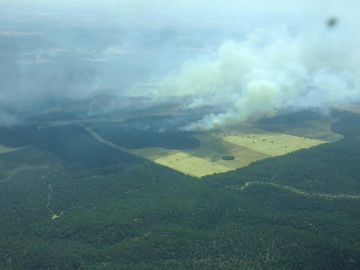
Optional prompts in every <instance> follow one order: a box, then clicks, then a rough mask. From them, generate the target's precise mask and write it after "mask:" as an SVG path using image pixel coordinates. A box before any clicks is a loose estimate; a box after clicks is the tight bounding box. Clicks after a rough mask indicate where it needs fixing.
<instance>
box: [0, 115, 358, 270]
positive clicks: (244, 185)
mask: <svg viewBox="0 0 360 270" xmlns="http://www.w3.org/2000/svg"><path fill="white" fill-rule="evenodd" d="M334 117H336V118H337V119H338V121H337V122H332V124H331V130H332V132H334V134H341V137H343V138H342V139H340V140H339V139H337V140H334V141H332V142H330V143H325V144H320V145H318V146H314V147H311V148H309V149H302V150H299V151H295V152H289V153H286V154H285V155H281V156H277V157H272V158H264V159H261V160H258V161H255V162H252V163H251V164H250V165H249V166H247V167H245V168H242V169H237V170H233V171H229V172H226V173H220V174H214V175H211V176H206V177H202V180H203V181H195V180H196V179H198V178H195V177H192V176H187V175H184V174H182V173H179V172H176V171H174V170H171V169H169V168H167V167H164V166H160V165H158V164H156V163H154V162H152V161H149V160H147V159H144V158H141V155H140V154H138V155H134V154H132V151H142V150H139V149H142V148H138V149H135V148H134V149H131V148H130V147H126V146H128V145H127V144H126V140H125V139H124V140H123V141H122V142H123V145H121V144H120V143H119V141H118V142H113V140H111V143H112V144H113V145H111V144H109V143H104V142H101V141H99V140H98V139H96V138H95V137H94V136H93V135H94V134H91V133H90V132H89V130H87V129H86V128H84V126H81V125H74V124H72V125H59V126H46V127H44V128H41V129H39V128H38V126H37V125H36V126H31V125H29V126H23V127H14V128H5V129H1V130H0V143H1V144H2V145H5V146H6V147H15V148H18V147H21V149H19V150H17V151H12V152H8V153H2V154H0V167H1V183H0V204H1V207H0V214H1V217H2V218H1V219H0V228H1V232H2V236H3V237H1V239H0V250H1V254H0V267H1V269H327V270H328V269H334V270H335V269H358V268H359V267H360V248H359V243H360V236H359V234H358V230H359V228H360V179H359V175H360V169H359V166H358V164H359V162H360V160H359V159H360V148H359V147H357V146H358V145H359V140H360V129H359V127H360V125H359V123H360V116H359V115H358V114H355V113H349V112H336V113H334ZM272 121H275V122H276V121H280V120H278V119H273V120H272ZM282 121H283V120H282ZM302 121H303V120H301V121H300V120H299V123H298V126H300V124H301V123H303V122H302ZM306 122H307V120H306ZM303 124H304V123H303ZM266 125H267V127H268V132H278V131H274V130H271V131H270V123H267V124H266ZM271 125H272V128H274V126H275V125H277V126H279V125H280V124H278V123H275V124H274V123H271ZM281 125H283V126H284V124H281ZM304 125H305V124H304ZM105 127H106V126H105ZM91 128H92V127H91ZM95 130H96V128H95ZM263 130H265V129H263ZM96 131H97V132H99V131H98V130H96ZM99 133H100V132H99ZM289 134H290V133H289ZM102 135H104V134H102ZM293 135H295V136H297V135H296V134H293ZM139 136H140V135H139ZM141 136H143V135H141ZM197 136H199V134H194V136H190V135H189V137H186V136H185V137H183V141H182V143H179V145H177V146H176V147H177V148H178V149H175V151H176V152H184V153H187V152H188V151H189V152H190V151H196V149H197V147H200V148H201V147H202V146H201V140H199V139H198V141H200V145H198V144H197V143H196V140H193V138H197ZM103 137H104V138H105V139H106V142H107V141H108V139H109V138H106V137H105V136H103ZM140 138H141V139H139V140H140V141H141V142H142V143H144V142H143V137H140ZM148 138H149V141H148V142H147V141H146V140H145V142H146V146H148V145H149V146H150V148H151V147H152V148H153V149H155V148H159V149H167V148H166V147H168V148H171V147H173V146H171V147H170V146H169V145H171V144H170V142H171V141H170V142H166V144H167V145H166V144H165V145H164V144H162V145H160V146H159V145H158V143H157V142H156V138H152V137H151V136H149V137H148ZM175 138H176V136H175ZM203 138H206V136H203ZM309 139H315V138H310V137H309ZM317 139H318V140H324V141H325V139H321V138H317ZM209 140H210V139H209ZM134 141H136V140H134ZM174 141H176V139H175V140H174ZM261 141H262V139H261ZM155 142H156V143H157V145H154V144H155ZM132 143H133V144H134V143H135V142H132ZM160 143H163V142H162V140H160ZM218 143H219V144H220V145H222V142H221V141H219V140H218ZM209 145H211V143H210V144H209ZM141 147H143V145H141ZM218 147H220V146H218ZM239 147H240V146H239ZM150 148H149V149H150ZM209 148H210V147H205V148H203V149H207V151H208V152H207V153H209V154H207V156H208V157H209V156H212V157H213V158H215V157H216V155H217V151H213V153H210V152H209ZM146 149H148V148H146ZM214 149H217V148H216V144H214ZM239 149H241V148H239ZM250 150H251V149H250ZM250 150H249V151H250ZM157 151H158V150H157ZM168 151H172V150H171V149H168ZM237 151H238V150H237ZM160 152H161V151H159V155H158V156H157V158H158V159H161V156H162V155H161V153H160ZM205 153H206V151H205V150H204V151H203V155H205ZM220 153H221V155H220V156H221V157H223V156H224V155H225V154H226V153H228V152H226V151H224V152H220ZM175 157H178V156H175ZM204 159H205V157H204ZM224 162H227V161H226V160H225V161H224ZM229 162H232V161H231V160H229Z"/></svg>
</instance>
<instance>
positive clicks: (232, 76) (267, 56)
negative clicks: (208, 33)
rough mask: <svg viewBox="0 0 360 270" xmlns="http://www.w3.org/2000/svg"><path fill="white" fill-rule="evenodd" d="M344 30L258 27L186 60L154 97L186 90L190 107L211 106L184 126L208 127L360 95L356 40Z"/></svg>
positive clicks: (319, 106) (332, 103)
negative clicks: (212, 53)
mask: <svg viewBox="0 0 360 270" xmlns="http://www.w3.org/2000/svg"><path fill="white" fill-rule="evenodd" d="M357 34H358V33H356V32H352V30H350V29H349V28H346V29H337V30H332V29H330V30H329V29H326V28H325V26H324V27H323V28H322V29H318V30H312V31H308V32H305V33H303V32H302V33H298V34H290V33H289V31H287V30H286V29H277V30H273V31H271V32H270V33H269V32H268V31H257V32H254V33H252V34H250V35H249V36H247V37H246V38H245V39H244V40H242V41H227V42H225V43H224V44H223V45H221V47H220V48H219V49H218V50H217V52H216V55H215V56H214V57H213V58H212V59H209V60H205V61H195V62H191V63H187V64H185V65H184V66H183V67H182V68H181V69H180V70H179V71H178V72H177V73H175V74H173V75H171V76H169V77H167V78H166V79H164V80H163V81H162V82H161V86H160V88H159V89H158V90H157V91H156V94H158V95H159V96H181V97H187V100H189V102H188V103H187V104H186V106H187V107H189V108H196V107H202V106H209V105H211V106H213V107H215V108H222V112H220V113H217V114H213V113H212V114H208V115H206V116H204V118H203V119H202V120H200V121H199V122H196V123H192V124H190V125H189V126H187V127H186V128H188V129H212V128H216V127H219V126H226V125H231V124H236V123H239V122H243V121H246V120H249V119H253V118H259V117H264V116H266V115H269V114H273V113H274V112H278V111H284V110H300V109H308V108H317V109H319V110H323V111H326V110H328V109H329V108H330V107H331V106H336V105H341V104H346V103H349V102H358V101H360V77H359V75H360V63H359V61H358V60H357V59H360V58H359V56H360V53H359V49H358V48H359V46H360V40H359V38H358V37H359V35H357Z"/></svg>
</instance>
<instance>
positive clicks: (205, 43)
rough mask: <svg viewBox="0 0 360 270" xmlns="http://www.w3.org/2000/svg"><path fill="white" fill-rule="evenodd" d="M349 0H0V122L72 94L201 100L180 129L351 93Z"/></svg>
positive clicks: (70, 103)
mask: <svg viewBox="0 0 360 270" xmlns="http://www.w3.org/2000/svg"><path fill="white" fill-rule="evenodd" d="M358 10H360V7H359V3H358V2H357V1H347V2H346V3H343V2H340V1H334V2H331V4H329V3H328V1H320V0H319V1H288V3H284V1H280V0H279V1H278V0H276V1H271V3H270V1H260V0H257V1H251V2H249V1H232V0H227V1H212V2H211V4H209V2H208V1H171V2H170V1H161V0H157V1H156V0H153V1H125V0H123V1H114V0H112V1H111V0H106V1H102V2H101V3H100V2H99V1H84V0H75V1H60V0H59V1H40V0H32V1H31V0H30V1H25V0H22V1H21V0H14V1H0V124H1V125H10V124H14V123H17V121H20V120H22V119H26V117H27V116H28V115H30V114H33V113H37V112H41V111H46V110H52V109H54V108H61V109H62V110H73V109H74V107H76V106H80V105H81V106H82V105H83V104H91V106H90V107H89V106H87V107H86V110H87V111H86V112H85V113H86V114H87V115H91V114H96V113H102V112H104V111H111V110H119V109H121V108H129V107H131V108H134V109H136V108H137V107H143V106H144V104H145V105H146V106H152V105H155V104H156V105H159V104H161V103H162V102H169V101H178V102H179V103H180V104H181V108H183V109H186V110H191V109H199V108H208V109H207V110H206V113H204V115H202V117H201V120H199V121H195V122H192V123H189V124H188V125H185V126H184V127H183V128H184V129H212V128H217V127H223V126H228V125H233V124H236V123H241V122H243V121H247V120H251V119H257V118H261V117H264V116H268V115H273V114H275V113H277V112H282V111H289V110H290V111H291V110H292V111H293V110H299V109H304V108H316V109H318V110H320V111H324V112H326V111H327V110H329V108H330V107H331V106H334V105H339V104H346V103H349V102H358V101H359V98H360V90H359V87H360V81H359V80H360V79H359V78H360V77H359V75H360V74H359V73H360V64H359V62H358V61H357V59H360V58H359V48H360V46H359V45H360V38H359V37H360V35H359V31H358V30H357V29H360V28H359V23H358V22H357V20H358V19H357V18H359V16H358V15H359V14H358ZM332 16H336V18H337V19H338V23H337V24H336V25H334V26H333V27H332V28H329V27H328V25H327V24H326V22H327V20H328V19H329V18H331V17H332ZM129 97H132V98H135V99H128V98H129ZM136 98H137V99H136ZM140 100H141V101H140ZM144 100H145V101H144Z"/></svg>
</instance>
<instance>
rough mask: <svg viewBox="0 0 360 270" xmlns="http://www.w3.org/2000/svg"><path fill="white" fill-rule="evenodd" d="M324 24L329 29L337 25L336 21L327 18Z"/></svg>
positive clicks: (333, 18)
mask: <svg viewBox="0 0 360 270" xmlns="http://www.w3.org/2000/svg"><path fill="white" fill-rule="evenodd" d="M326 24H327V26H328V27H329V28H334V27H335V26H336V25H337V24H338V19H337V18H335V17H332V18H329V19H328V20H327V22H326Z"/></svg>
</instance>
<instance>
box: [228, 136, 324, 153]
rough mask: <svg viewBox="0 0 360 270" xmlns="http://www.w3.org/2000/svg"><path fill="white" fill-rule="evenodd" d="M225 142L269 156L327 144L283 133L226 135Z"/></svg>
mask: <svg viewBox="0 0 360 270" xmlns="http://www.w3.org/2000/svg"><path fill="white" fill-rule="evenodd" d="M222 139H223V140H224V141H225V142H228V143H232V144H235V145H239V146H242V147H246V148H248V149H250V150H253V151H256V152H259V153H262V154H265V155H268V156H272V157H273V156H281V155H285V154H287V153H290V152H294V151H296V150H300V149H305V148H310V147H314V146H316V145H319V144H322V143H326V142H325V141H322V140H315V139H309V138H305V137H298V136H293V135H288V134H282V133H258V134H256V133H252V134H237V135H225V136H223V137H222Z"/></svg>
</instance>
